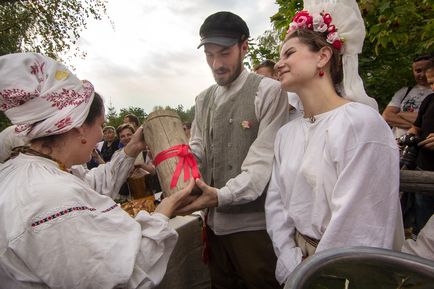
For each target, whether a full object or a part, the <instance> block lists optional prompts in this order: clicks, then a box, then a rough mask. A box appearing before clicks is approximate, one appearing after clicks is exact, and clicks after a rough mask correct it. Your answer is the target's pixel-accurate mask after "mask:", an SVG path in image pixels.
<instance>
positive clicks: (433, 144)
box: [417, 133, 434, 150]
mask: <svg viewBox="0 0 434 289" xmlns="http://www.w3.org/2000/svg"><path fill="white" fill-rule="evenodd" d="M417 145H418V146H423V147H424V148H426V149H428V150H434V133H430V134H429V135H428V136H427V137H426V139H425V140H423V141H421V142H420V143H418V144H417Z"/></svg>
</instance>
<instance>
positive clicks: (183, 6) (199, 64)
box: [72, 0, 278, 113]
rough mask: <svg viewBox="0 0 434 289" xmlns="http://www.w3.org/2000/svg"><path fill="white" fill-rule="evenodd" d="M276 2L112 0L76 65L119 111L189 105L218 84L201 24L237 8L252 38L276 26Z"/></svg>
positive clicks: (84, 35) (83, 45)
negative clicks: (273, 22)
mask: <svg viewBox="0 0 434 289" xmlns="http://www.w3.org/2000/svg"><path fill="white" fill-rule="evenodd" d="M277 10H278V5H277V4H275V1H274V0H123V1H118V0H109V1H108V15H109V17H110V19H111V20H112V22H113V24H114V25H113V26H112V25H111V24H110V22H109V21H108V20H102V21H91V22H90V23H89V25H88V28H87V29H86V30H85V31H84V32H83V33H82V37H81V38H80V40H79V46H80V48H81V49H82V50H83V51H85V52H87V57H86V58H85V59H75V60H74V61H73V62H72V64H73V65H74V67H75V72H76V73H77V75H78V77H79V78H81V79H88V80H90V81H91V82H92V83H93V84H94V86H95V88H96V91H98V92H100V93H101V94H102V95H103V96H104V98H105V99H106V103H107V104H108V103H110V101H111V103H112V104H113V106H114V107H115V108H116V109H117V111H118V112H119V109H120V108H128V107H129V106H135V107H141V108H143V109H144V110H145V112H147V113H149V112H151V111H152V109H153V107H154V106H157V105H161V106H166V105H169V106H172V107H176V106H177V105H178V104H182V105H183V106H184V107H185V108H189V107H191V106H192V105H194V98H195V96H196V95H197V94H199V93H200V92H201V91H202V90H204V89H205V88H207V87H208V86H209V85H211V84H213V83H214V80H213V78H212V74H211V71H210V69H209V67H208V65H207V64H206V61H205V56H204V53H203V48H201V49H196V47H197V45H198V44H199V35H198V34H199V27H200V25H201V24H202V23H203V21H204V20H205V18H206V17H207V16H208V15H210V14H212V13H215V12H218V11H231V12H234V13H236V14H238V15H239V16H241V17H242V18H243V19H244V20H245V21H246V22H247V25H248V26H249V29H250V34H251V37H252V38H256V37H258V36H260V35H261V34H262V33H263V32H264V31H265V30H268V29H270V28H271V23H270V16H272V15H273V14H275V13H276V12H277Z"/></svg>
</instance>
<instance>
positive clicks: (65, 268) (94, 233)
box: [0, 151, 178, 288]
mask: <svg viewBox="0 0 434 289" xmlns="http://www.w3.org/2000/svg"><path fill="white" fill-rule="evenodd" d="M133 163H134V158H130V157H128V156H126V155H125V153H124V152H123V151H122V152H121V153H119V154H117V156H116V158H114V159H113V160H112V161H111V162H109V163H108V164H106V165H101V166H99V168H98V169H96V170H91V171H90V172H88V173H86V174H83V175H81V176H80V177H82V178H83V179H81V178H79V177H77V176H74V175H72V174H70V173H67V172H64V171H62V170H60V169H59V168H58V165H57V163H55V162H53V161H51V160H49V159H45V158H42V157H38V156H29V155H24V154H20V155H19V156H17V157H16V158H14V159H12V160H9V161H8V162H6V163H4V164H2V165H1V166H0V216H1V217H0V284H1V286H2V288H114V287H116V288H137V287H139V286H140V288H152V287H154V286H155V285H156V284H158V283H159V282H160V281H161V279H162V278H163V276H164V273H165V271H166V266H167V262H168V260H169V257H170V254H171V252H172V250H173V248H174V246H175V243H176V241H177V236H178V235H177V233H176V232H175V231H174V230H173V229H170V228H168V226H167V221H168V219H167V217H165V216H163V215H161V214H154V215H152V216H151V215H149V214H148V213H146V212H145V211H142V212H140V213H139V214H138V215H137V217H136V218H135V219H133V218H131V217H130V216H129V215H128V214H127V213H126V212H124V211H123V210H122V209H121V208H120V207H118V206H117V204H115V203H114V201H113V200H112V199H111V198H109V197H108V196H105V195H102V194H101V193H104V194H106V195H110V193H111V192H113V191H114V192H117V191H118V190H113V187H114V183H115V182H116V183H117V182H120V183H122V182H123V181H125V179H126V176H127V174H128V172H129V170H130V168H131V167H132V166H133Z"/></svg>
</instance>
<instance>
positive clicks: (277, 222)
mask: <svg viewBox="0 0 434 289" xmlns="http://www.w3.org/2000/svg"><path fill="white" fill-rule="evenodd" d="M348 2H352V1H348ZM354 3H355V2H354ZM336 5H340V6H339V9H340V11H341V12H340V13H343V14H339V13H338V14H332V12H330V14H329V13H328V10H326V11H324V10H323V8H320V7H312V10H308V11H302V12H299V13H297V15H296V16H295V17H294V20H293V22H292V23H291V27H290V30H289V31H288V34H287V36H286V39H285V40H284V43H283V46H282V49H281V52H280V60H279V62H278V63H277V64H276V68H277V70H278V75H279V80H280V82H281V85H282V88H283V89H285V90H287V91H291V92H295V93H296V94H297V95H298V96H299V97H300V100H301V102H302V104H303V107H304V116H303V117H299V118H297V119H295V120H293V121H291V122H289V123H288V124H286V125H285V126H283V127H282V128H281V129H280V130H279V132H278V134H277V137H276V141H275V161H274V166H273V173H272V177H271V182H270V186H269V189H268V193H267V199H266V204H265V206H266V208H265V209H266V221H267V231H268V233H269V235H270V237H271V239H272V241H273V245H274V250H275V252H276V254H277V257H278V262H277V268H276V278H277V279H278V281H279V282H280V283H284V282H285V280H286V279H287V277H288V275H289V274H290V272H292V271H293V270H294V268H295V267H296V266H297V265H298V264H299V263H300V262H301V261H302V259H303V258H305V257H307V256H309V255H311V254H313V253H314V252H315V251H322V250H325V249H329V248H338V247H347V246H372V247H382V248H395V249H398V248H400V245H401V242H402V238H403V234H402V223H401V216H400V214H401V211H400V205H399V195H398V188H399V155H398V147H397V145H396V143H395V140H394V138H393V136H392V133H391V131H390V128H389V127H388V126H387V124H386V123H385V122H384V120H383V119H382V117H381V115H379V114H378V112H377V111H376V110H374V109H372V108H371V107H369V106H367V105H365V104H361V103H358V102H363V103H368V104H374V103H373V100H372V99H370V98H368V97H367V96H366V94H365V93H364V91H363V92H362V91H361V92H360V94H357V95H354V94H352V92H354V91H358V90H359V91H360V85H362V84H361V83H357V81H356V79H357V78H356V77H353V78H352V79H353V82H348V81H347V82H345V81H343V80H344V79H345V77H347V80H348V77H349V76H350V75H348V74H346V73H347V72H348V69H347V68H348V67H344V68H343V67H342V60H341V53H342V54H343V57H346V56H347V55H346V53H347V52H348V50H346V47H345V45H349V46H350V47H351V45H353V47H354V43H353V42H352V40H353V39H354V38H353V39H352V38H351V37H348V36H347V37H345V41H342V40H341V39H340V37H339V33H341V32H342V33H345V32H348V31H346V29H359V28H360V25H363V22H361V24H360V22H358V23H359V26H356V27H355V26H354V23H357V21H356V20H358V19H359V17H357V16H360V14H358V15H357V14H356V15H355V13H356V12H357V13H359V11H358V10H357V11H355V10H354V9H353V8H351V7H348V8H347V10H346V11H342V9H343V8H342V6H345V4H344V3H339V4H336ZM349 5H350V6H351V4H349ZM356 5H357V4H356ZM327 8H329V9H331V11H334V12H336V10H333V6H327ZM305 9H306V5H305ZM315 11H317V12H315ZM334 15H337V16H336V18H339V16H341V17H340V19H339V20H341V21H336V23H335V22H334V21H333V20H335V19H334V17H335V16H334ZM342 17H345V18H344V19H343V18H342ZM345 19H348V21H351V20H353V22H352V23H353V25H344V23H345V21H346V20H345ZM360 21H362V20H361V17H360ZM338 23H340V24H342V26H339V25H338ZM335 25H336V26H335ZM340 27H341V28H342V31H341V30H339V29H340ZM362 31H363V29H362ZM351 34H352V33H351V32H349V34H347V35H349V36H351ZM353 36H354V35H353ZM355 40H358V41H359V42H360V39H355ZM360 43H363V39H362V41H361V42H360ZM360 50H361V47H360ZM356 57H357V54H356ZM353 60H354V59H353ZM347 61H348V59H344V66H345V65H347V63H348V62H347ZM346 69H347V70H346ZM355 71H356V72H355V73H357V70H355ZM350 73H354V70H353V69H350ZM357 76H358V75H357ZM354 86H358V88H355V87H354ZM361 88H362V90H363V85H362V86H361ZM342 95H345V97H342ZM352 100H356V101H357V102H355V101H352ZM373 106H374V105H373ZM374 107H375V106H374Z"/></svg>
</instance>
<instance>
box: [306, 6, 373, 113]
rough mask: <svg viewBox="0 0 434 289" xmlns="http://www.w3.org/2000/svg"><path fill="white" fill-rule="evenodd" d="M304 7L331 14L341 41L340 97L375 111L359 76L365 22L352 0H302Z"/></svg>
mask: <svg viewBox="0 0 434 289" xmlns="http://www.w3.org/2000/svg"><path fill="white" fill-rule="evenodd" d="M303 9H304V10H307V11H309V13H310V14H313V13H320V12H322V11H325V12H327V13H329V14H330V15H331V17H332V24H333V25H335V26H336V29H337V31H338V33H339V36H340V37H342V39H343V41H344V44H343V48H342V49H341V53H342V68H343V75H344V78H343V81H342V83H341V93H342V96H343V97H344V98H346V99H349V100H351V101H356V102H360V103H363V104H366V105H369V106H370V107H372V108H374V109H375V110H377V111H378V104H377V102H376V101H375V99H373V98H371V97H369V96H368V95H367V94H366V91H365V88H364V86H363V81H362V78H361V77H360V75H359V70H358V69H359V60H358V54H359V53H361V52H362V48H363V41H364V39H365V24H364V22H363V18H362V15H361V14H360V10H359V6H358V5H357V3H356V1H355V0H304V8H303Z"/></svg>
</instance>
